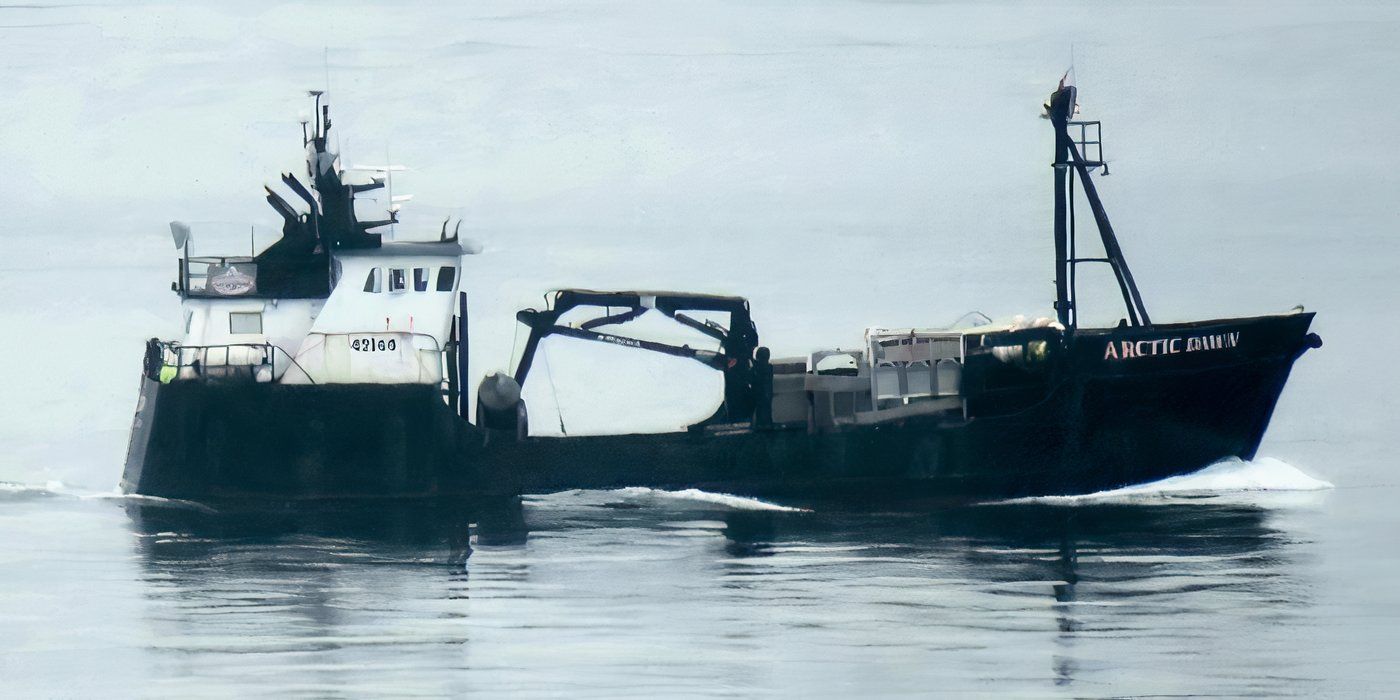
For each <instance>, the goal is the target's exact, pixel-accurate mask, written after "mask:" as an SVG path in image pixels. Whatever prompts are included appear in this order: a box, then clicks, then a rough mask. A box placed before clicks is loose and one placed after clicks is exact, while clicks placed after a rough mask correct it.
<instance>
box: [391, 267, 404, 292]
mask: <svg viewBox="0 0 1400 700" xmlns="http://www.w3.org/2000/svg"><path fill="white" fill-rule="evenodd" d="M407 278H408V271H407V270H405V269H404V268H402V267H394V268H390V269H389V291H391V292H402V291H403V290H404V288H405V287H406V286H407V282H408V280H407Z"/></svg>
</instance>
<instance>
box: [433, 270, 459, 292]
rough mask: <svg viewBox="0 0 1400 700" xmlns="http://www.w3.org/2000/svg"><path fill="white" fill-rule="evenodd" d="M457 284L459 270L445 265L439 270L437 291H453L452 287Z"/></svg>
mask: <svg viewBox="0 0 1400 700" xmlns="http://www.w3.org/2000/svg"><path fill="white" fill-rule="evenodd" d="M456 282H457V268H455V267H452V266H451V265H445V266H443V267H442V268H441V269H439V270H438V283H437V290H438V291H439V292H450V291H452V285H453V284H455V283H456Z"/></svg>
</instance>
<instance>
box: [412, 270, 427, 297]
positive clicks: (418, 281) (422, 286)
mask: <svg viewBox="0 0 1400 700" xmlns="http://www.w3.org/2000/svg"><path fill="white" fill-rule="evenodd" d="M413 291H415V292H426V291H428V268H426V267H415V268H413Z"/></svg>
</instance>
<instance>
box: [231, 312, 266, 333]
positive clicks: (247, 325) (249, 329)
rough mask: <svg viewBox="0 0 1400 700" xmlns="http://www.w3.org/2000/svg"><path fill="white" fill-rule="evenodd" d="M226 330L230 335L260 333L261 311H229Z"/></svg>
mask: <svg viewBox="0 0 1400 700" xmlns="http://www.w3.org/2000/svg"><path fill="white" fill-rule="evenodd" d="M228 332H229V334H231V335H262V312H261V311H253V312H246V311H230V312H229V314H228Z"/></svg>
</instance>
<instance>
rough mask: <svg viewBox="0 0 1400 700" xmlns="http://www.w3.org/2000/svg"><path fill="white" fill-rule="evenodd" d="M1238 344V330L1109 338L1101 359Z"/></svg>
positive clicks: (1215, 348)
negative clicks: (1172, 335) (1170, 335)
mask: <svg viewBox="0 0 1400 700" xmlns="http://www.w3.org/2000/svg"><path fill="white" fill-rule="evenodd" d="M1239 345H1240V332H1239V331H1231V332H1229V333H1213V334H1210V335H1190V336H1183V337H1177V338H1155V339H1151V340H1119V341H1112V340H1110V341H1108V342H1107V343H1106V344H1104V350H1103V359H1104V360H1105V361H1107V360H1130V359H1137V358H1139V357H1153V356H1156V355H1179V354H1181V353H1183V352H1199V351H1202V350H1229V349H1230V348H1237V347H1239Z"/></svg>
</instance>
